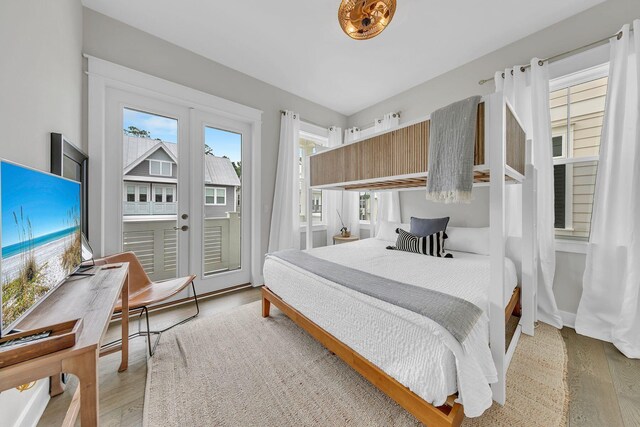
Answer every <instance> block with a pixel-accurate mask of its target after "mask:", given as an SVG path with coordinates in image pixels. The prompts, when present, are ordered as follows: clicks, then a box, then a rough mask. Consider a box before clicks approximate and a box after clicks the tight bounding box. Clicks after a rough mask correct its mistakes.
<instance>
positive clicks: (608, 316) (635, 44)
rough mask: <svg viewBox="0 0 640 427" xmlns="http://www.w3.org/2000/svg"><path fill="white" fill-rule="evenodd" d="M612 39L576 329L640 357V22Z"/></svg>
mask: <svg viewBox="0 0 640 427" xmlns="http://www.w3.org/2000/svg"><path fill="white" fill-rule="evenodd" d="M633 26H634V30H635V31H634V32H633V37H632V36H631V35H630V34H629V25H625V26H624V27H623V28H622V37H621V38H620V40H617V39H616V38H612V39H611V42H610V45H611V60H610V68H609V84H608V91H607V101H606V107H605V115H604V123H603V128H602V138H601V141H600V162H599V165H598V173H597V177H596V186H595V200H594V204H593V216H592V220H591V236H590V238H589V248H588V252H587V262H586V265H587V268H586V270H585V273H584V280H583V291H582V298H581V300H580V305H579V307H578V313H577V316H576V331H577V332H578V333H581V334H584V335H589V336H591V337H594V338H599V339H602V340H606V341H611V342H612V343H613V344H614V345H615V346H616V347H617V348H618V349H619V350H620V351H621V352H622V353H624V354H625V355H626V356H627V357H632V358H640V166H639V165H640V128H639V127H638V126H639V125H638V121H640V106H639V104H638V103H639V102H640V20H635V21H634V22H633Z"/></svg>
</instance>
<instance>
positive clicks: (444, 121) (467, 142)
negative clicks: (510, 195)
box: [427, 96, 481, 203]
mask: <svg viewBox="0 0 640 427" xmlns="http://www.w3.org/2000/svg"><path fill="white" fill-rule="evenodd" d="M480 99H481V97H480V96H472V97H471V98H467V99H463V100H462V101H458V102H454V103H453V104H451V105H448V106H446V107H444V108H441V109H439V110H436V111H435V112H433V113H432V114H431V124H430V130H429V172H428V177H427V200H432V201H434V202H441V203H470V202H471V199H472V196H471V190H472V189H473V154H474V149H475V142H476V124H477V123H476V122H477V113H478V104H479V103H480Z"/></svg>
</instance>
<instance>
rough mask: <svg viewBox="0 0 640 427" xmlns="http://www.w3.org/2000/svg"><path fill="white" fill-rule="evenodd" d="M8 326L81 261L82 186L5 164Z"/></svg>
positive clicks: (1, 269)
mask: <svg viewBox="0 0 640 427" xmlns="http://www.w3.org/2000/svg"><path fill="white" fill-rule="evenodd" d="M0 172H1V178H0V179H1V184H2V186H1V188H0V190H1V206H2V223H1V225H2V234H1V236H2V260H1V262H0V273H1V274H0V280H1V281H2V310H1V311H2V330H4V329H5V328H7V327H8V326H10V325H11V324H13V323H14V322H15V321H16V320H17V319H19V318H20V316H22V315H23V314H24V313H26V312H27V311H29V309H30V308H31V307H33V306H34V305H35V304H37V303H38V301H40V300H41V299H42V298H43V297H44V296H45V295H46V294H47V293H48V292H49V291H50V290H52V289H53V288H55V287H56V286H57V285H59V284H60V283H61V282H62V281H63V280H64V279H65V278H66V277H67V276H68V275H69V274H70V273H72V272H73V271H74V270H75V269H76V268H77V267H78V266H79V265H80V262H81V246H82V245H81V233H80V185H79V183H77V182H74V181H69V180H66V179H63V178H59V177H56V176H53V175H49V174H45V173H42V172H38V171H35V170H32V169H28V168H23V167H21V166H18V165H14V164H11V163H5V162H2V164H1V171H0Z"/></svg>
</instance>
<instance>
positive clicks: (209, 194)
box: [204, 187, 227, 206]
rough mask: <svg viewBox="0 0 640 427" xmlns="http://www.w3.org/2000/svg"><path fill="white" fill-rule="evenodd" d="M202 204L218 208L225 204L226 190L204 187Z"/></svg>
mask: <svg viewBox="0 0 640 427" xmlns="http://www.w3.org/2000/svg"><path fill="white" fill-rule="evenodd" d="M204 204H205V205H212V206H219V205H226V204H227V190H226V189H224V188H216V187H206V188H205V189H204Z"/></svg>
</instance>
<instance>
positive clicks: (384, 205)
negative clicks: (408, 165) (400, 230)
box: [371, 191, 402, 237]
mask: <svg viewBox="0 0 640 427" xmlns="http://www.w3.org/2000/svg"><path fill="white" fill-rule="evenodd" d="M375 196H376V197H377V198H378V215H377V216H376V225H375V230H374V232H375V234H377V233H378V230H379V229H380V224H381V223H382V222H383V221H386V222H402V215H401V210H400V193H399V192H398V191H381V192H378V193H376V195H375ZM371 237H373V236H371Z"/></svg>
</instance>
